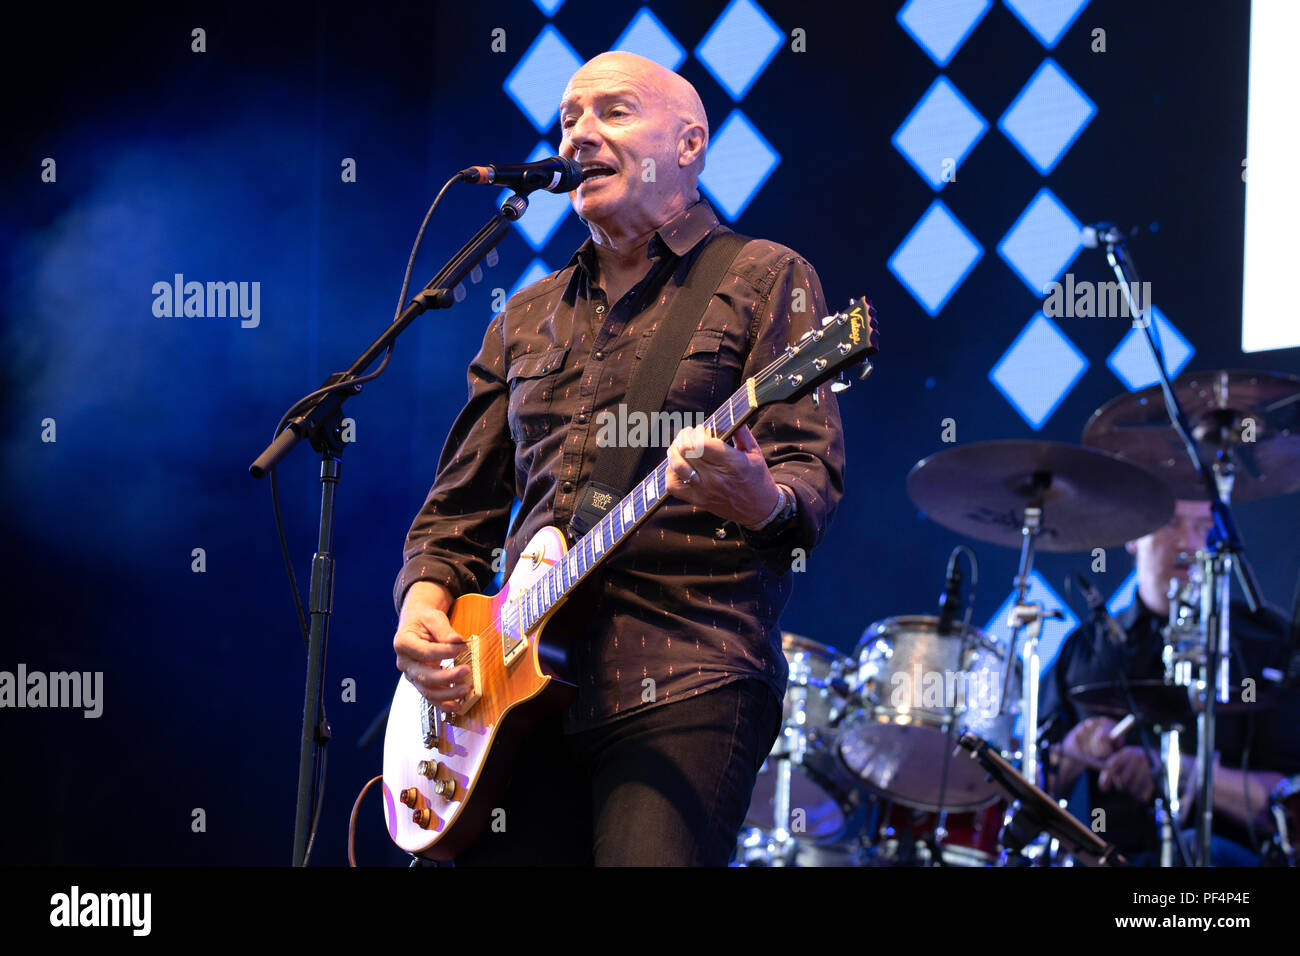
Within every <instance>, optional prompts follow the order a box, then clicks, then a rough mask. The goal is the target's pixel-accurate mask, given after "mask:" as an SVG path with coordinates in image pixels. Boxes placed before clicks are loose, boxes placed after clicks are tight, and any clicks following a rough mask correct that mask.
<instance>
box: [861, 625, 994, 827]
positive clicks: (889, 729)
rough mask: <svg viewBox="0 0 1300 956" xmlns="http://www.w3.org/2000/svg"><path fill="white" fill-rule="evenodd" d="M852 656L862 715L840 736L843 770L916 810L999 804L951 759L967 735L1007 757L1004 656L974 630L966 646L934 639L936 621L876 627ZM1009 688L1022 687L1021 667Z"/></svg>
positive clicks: (962, 763) (990, 788) (980, 777)
mask: <svg viewBox="0 0 1300 956" xmlns="http://www.w3.org/2000/svg"><path fill="white" fill-rule="evenodd" d="M856 656H857V670H856V682H855V683H854V684H853V685H852V690H853V692H854V694H855V695H856V696H857V698H858V700H859V701H860V704H861V706H860V708H859V709H858V710H856V711H855V712H854V713H853V714H852V715H851V716H850V717H849V718H848V719H847V720H846V721H845V722H844V725H843V728H842V730H841V733H840V735H839V754H840V757H841V758H842V759H843V761H844V763H845V764H846V765H847V766H848V768H849V769H850V770H852V771H853V772H854V773H855V774H857V776H858V777H859V778H861V779H862V780H863V781H864V782H865V783H866V784H867V785H868V786H869V787H871V788H872V789H873V790H875V791H876V792H878V793H880V794H881V795H883V796H885V797H887V798H889V799H891V800H893V801H895V802H897V803H901V804H904V805H905V806H909V807H912V808H915V809H918V810H931V811H934V810H939V809H944V810H948V811H952V812H961V811H970V810H977V809H979V808H980V807H983V806H987V805H988V804H990V803H992V802H993V801H994V800H996V799H997V798H998V796H999V795H1000V793H1001V791H1000V790H999V788H998V786H997V784H995V783H993V782H992V781H990V780H988V779H986V775H985V772H984V771H983V770H982V769H981V768H980V766H979V765H978V764H977V763H975V762H974V761H972V760H970V759H969V758H968V757H967V756H966V755H965V754H962V753H955V754H954V753H951V751H952V749H953V748H955V746H956V743H957V737H958V736H959V735H960V733H961V731H963V730H969V731H971V732H972V733H975V734H978V735H979V736H981V737H983V738H984V739H985V740H987V741H989V742H990V743H991V744H993V746H994V747H995V748H997V749H999V750H1001V751H1003V752H1004V753H1005V752H1007V751H1008V750H1009V749H1010V746H1011V743H1012V727H1013V725H1014V723H1015V714H1014V713H1012V712H1008V713H1006V714H1000V713H999V710H1000V705H1001V702H1002V682H1003V674H1002V667H1003V660H1004V659H1005V655H1004V652H1003V650H1002V648H1001V647H999V646H998V645H997V644H996V643H994V642H993V641H992V640H991V639H990V638H989V637H988V636H987V635H985V634H984V632H983V631H980V630H978V629H977V628H971V629H970V631H969V632H968V633H967V635H966V637H965V639H963V638H962V636H961V635H959V634H952V635H949V634H940V633H939V630H938V619H937V618H935V617H927V616H921V615H909V616H903V617H891V618H886V619H885V620H883V621H879V622H877V623H875V624H873V625H872V626H871V627H870V628H868V629H867V632H866V634H865V635H863V638H862V640H861V641H860V642H859V644H858V650H857V655H856ZM1011 686H1013V687H1018V686H1019V674H1018V667H1017V668H1016V669H1015V670H1014V671H1013V674H1012V685H1011ZM950 728H951V731H952V733H951V736H949V734H948V731H949V729H950ZM945 757H946V758H947V759H946V776H945Z"/></svg>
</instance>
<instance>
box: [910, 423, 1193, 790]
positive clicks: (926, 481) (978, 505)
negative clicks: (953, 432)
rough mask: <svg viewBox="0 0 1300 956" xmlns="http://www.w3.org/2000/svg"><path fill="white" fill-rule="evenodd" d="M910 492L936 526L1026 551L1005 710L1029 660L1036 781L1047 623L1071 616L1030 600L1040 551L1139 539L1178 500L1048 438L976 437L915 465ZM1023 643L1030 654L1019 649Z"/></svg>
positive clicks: (1026, 709)
mask: <svg viewBox="0 0 1300 956" xmlns="http://www.w3.org/2000/svg"><path fill="white" fill-rule="evenodd" d="M907 491H908V496H909V497H910V498H911V499H912V501H913V503H914V504H916V505H917V507H918V508H920V509H921V510H922V511H923V512H925V514H926V515H927V516H928V517H929V518H931V519H932V520H934V521H935V522H936V523H938V524H940V525H942V526H944V527H946V528H948V529H950V530H952V531H956V532H958V533H960V534H965V535H968V536H970V537H973V538H976V539H978V540H981V541H987V542H989V543H992V544H997V545H1000V546H1004V547H1016V548H1018V549H1019V550H1020V562H1019V567H1018V570H1017V574H1016V577H1015V579H1014V581H1013V585H1014V588H1015V595H1016V599H1015V602H1014V605H1013V607H1012V609H1011V611H1010V613H1009V616H1008V621H1007V623H1008V626H1009V627H1010V628H1011V639H1010V642H1009V647H1008V649H1007V653H1006V654H1005V656H1004V658H1003V667H1004V669H1003V671H1002V693H1001V694H1000V695H999V713H1000V714H1003V713H1006V712H1007V708H1008V707H1009V705H1010V703H1011V700H1012V699H1013V698H1012V697H1011V694H1010V686H1011V683H1010V682H1011V668H1012V667H1013V666H1014V663H1015V662H1017V661H1023V662H1024V666H1023V667H1022V670H1021V688H1020V709H1021V712H1022V713H1023V714H1024V717H1025V732H1024V739H1023V741H1022V742H1021V756H1020V758H1019V762H1020V766H1021V768H1022V770H1023V771H1024V773H1025V774H1026V776H1028V777H1029V779H1031V780H1036V779H1037V775H1038V762H1039V758H1038V676H1039V675H1038V671H1039V661H1038V639H1039V636H1040V634H1041V631H1042V625H1043V622H1044V621H1045V620H1051V619H1053V618H1056V617H1060V616H1063V615H1061V613H1060V611H1059V610H1057V609H1054V608H1053V609H1046V608H1043V607H1042V606H1041V605H1035V604H1030V603H1029V602H1028V600H1027V596H1028V591H1029V583H1030V575H1031V573H1032V571H1033V562H1034V555H1035V553H1036V552H1038V551H1049V552H1068V551H1091V550H1092V549H1094V548H1097V547H1108V546H1113V545H1116V544H1122V543H1124V542H1125V541H1129V540H1132V539H1134V538H1137V537H1140V536H1141V535H1143V534H1145V533H1147V532H1148V531H1151V530H1154V529H1155V528H1158V527H1160V526H1161V525H1162V524H1164V523H1165V522H1166V521H1168V520H1169V517H1170V515H1172V514H1173V512H1174V500H1173V496H1172V495H1171V494H1170V492H1169V490H1168V488H1166V487H1165V486H1164V484H1163V483H1162V482H1161V481H1160V480H1159V479H1157V478H1155V477H1154V476H1152V475H1150V474H1149V473H1148V472H1146V471H1145V470H1143V469H1142V468H1140V467H1138V466H1136V465H1133V464H1130V463H1129V462H1126V461H1123V460H1122V459H1120V458H1119V457H1118V456H1115V455H1110V454H1106V453H1103V452H1098V451H1094V450H1092V449H1086V448H1078V447H1075V446H1073V445H1066V444H1062V443H1059V442H1042V441H990V442H976V443H973V444H970V445H962V446H958V447H955V448H951V449H947V450H945V451H942V452H939V453H938V454H935V455H931V456H930V457H929V458H926V459H923V460H922V461H920V462H918V463H917V464H916V465H915V466H914V467H913V468H912V471H911V472H910V473H909V475H908V478H907ZM1049 506H1050V508H1049ZM1049 514H1050V519H1051V521H1050V523H1049V522H1048V520H1047V519H1048V515H1049ZM1022 639H1023V641H1024V652H1023V654H1021V653H1019V652H1018V650H1019V648H1020V647H1021V641H1022Z"/></svg>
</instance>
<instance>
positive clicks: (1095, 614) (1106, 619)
mask: <svg viewBox="0 0 1300 956" xmlns="http://www.w3.org/2000/svg"><path fill="white" fill-rule="evenodd" d="M1074 577H1075V579H1076V580H1077V581H1078V582H1079V590H1081V591H1082V592H1083V597H1084V600H1086V601H1087V602H1088V609H1089V610H1090V611H1092V619H1093V621H1094V622H1095V623H1097V624H1100V625H1101V626H1102V627H1103V628H1105V629H1106V636H1107V637H1109V638H1110V642H1111V643H1112V644H1114V645H1115V646H1116V647H1121V646H1123V645H1124V644H1127V643H1128V635H1127V634H1125V633H1124V631H1123V629H1122V628H1121V627H1120V626H1119V625H1118V624H1116V623H1115V619H1114V618H1113V617H1111V616H1110V612H1109V611H1107V610H1106V600H1105V599H1104V598H1103V597H1102V596H1101V592H1100V591H1098V590H1097V589H1096V588H1095V587H1093V585H1092V582H1091V581H1089V580H1088V578H1087V576H1086V575H1084V574H1081V573H1080V572H1078V571H1075V572H1074Z"/></svg>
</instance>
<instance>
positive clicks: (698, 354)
mask: <svg viewBox="0 0 1300 956" xmlns="http://www.w3.org/2000/svg"><path fill="white" fill-rule="evenodd" d="M654 335H655V331H654V330H651V331H649V332H646V333H645V334H643V335H642V336H641V341H640V342H638V343H637V347H636V357H637V360H638V361H645V360H649V361H654V362H662V361H664V358H663V356H662V355H661V354H655V355H650V354H649V351H650V345H651V340H652V339H653V337H654ZM722 339H723V335H722V330H721V329H698V330H697V331H695V332H692V333H691V337H690V339H689V341H688V342H687V344H686V351H685V352H683V353H682V358H681V361H680V362H678V364H677V374H676V376H674V378H673V384H672V386H671V387H670V388H669V389H668V395H667V397H666V398H665V399H664V409H665V410H666V411H689V412H697V411H698V412H713V411H714V410H715V409H716V408H717V406H718V405H719V404H721V399H720V398H719V396H718V395H717V394H716V393H717V389H718V384H719V369H720V368H721V366H722ZM658 351H659V350H658V349H656V352H658ZM724 397H725V396H724Z"/></svg>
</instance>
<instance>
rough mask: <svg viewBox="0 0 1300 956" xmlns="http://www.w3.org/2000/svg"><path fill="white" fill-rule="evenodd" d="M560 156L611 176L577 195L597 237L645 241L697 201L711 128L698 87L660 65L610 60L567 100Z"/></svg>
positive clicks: (580, 78) (587, 70) (583, 74)
mask: <svg viewBox="0 0 1300 956" xmlns="http://www.w3.org/2000/svg"><path fill="white" fill-rule="evenodd" d="M560 125H561V127H562V128H563V130H564V139H563V140H562V141H561V143H560V155H561V156H565V157H567V158H569V159H574V160H577V161H578V162H579V163H581V164H582V165H583V166H584V167H591V166H600V167H603V168H606V169H609V170H610V171H611V174H610V175H607V176H600V177H598V178H596V177H594V178H592V179H588V180H586V181H584V182H583V183H582V185H581V186H579V187H578V188H577V189H576V190H574V191H573V192H572V193H570V197H571V198H572V200H573V206H574V209H575V210H576V211H577V213H578V215H579V216H581V217H582V218H583V219H585V220H586V221H587V222H588V223H589V224H590V225H591V226H592V227H593V231H596V230H600V231H601V232H604V233H606V234H609V235H613V236H616V237H625V236H634V235H642V234H644V233H647V232H650V231H651V230H653V229H655V228H657V227H658V226H660V225H662V224H663V223H664V222H666V221H667V220H668V219H671V218H672V217H673V216H675V215H676V214H677V213H678V212H680V211H681V210H683V209H685V208H686V207H687V206H688V205H690V204H691V203H692V202H694V201H695V199H696V198H697V197H698V195H699V192H698V189H697V188H696V187H697V183H698V181H699V176H700V171H701V170H702V169H703V168H704V153H705V151H706V149H707V147H708V142H709V121H708V118H707V117H706V116H705V115H704V106H703V104H701V103H700V97H699V95H698V94H697V93H696V92H695V87H693V86H691V84H690V83H688V82H687V81H686V80H684V79H682V77H680V76H678V75H677V74H676V73H673V72H672V71H671V70H668V69H665V68H664V67H662V66H660V65H659V64H658V63H655V62H654V61H653V60H647V59H646V58H645V57H641V56H637V55H635V54H632V53H602V54H601V55H600V56H597V57H595V58H594V59H591V60H588V61H587V62H586V63H585V64H583V66H582V67H581V68H580V69H579V70H578V72H576V73H574V74H573V76H572V77H571V78H570V80H569V85H568V86H567V87H566V88H565V90H564V97H563V98H562V99H561V101H560Z"/></svg>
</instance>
